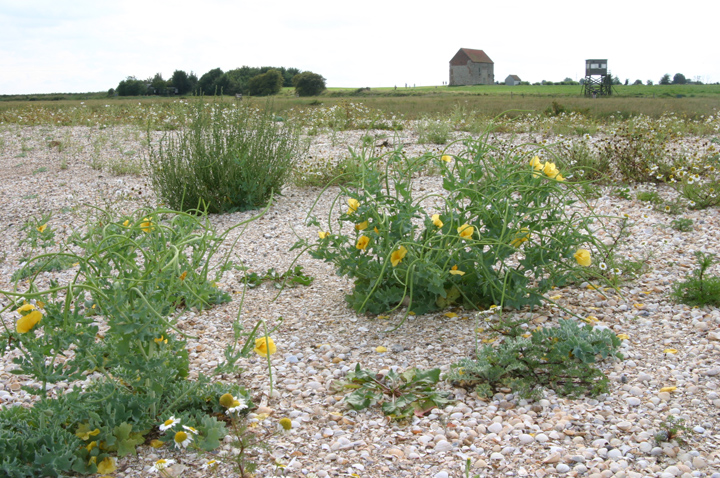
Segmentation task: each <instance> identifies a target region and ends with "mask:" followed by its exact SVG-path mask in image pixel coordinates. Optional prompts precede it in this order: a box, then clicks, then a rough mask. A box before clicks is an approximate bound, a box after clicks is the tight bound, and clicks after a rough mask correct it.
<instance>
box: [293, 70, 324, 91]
mask: <svg viewBox="0 0 720 478" xmlns="http://www.w3.org/2000/svg"><path fill="white" fill-rule="evenodd" d="M292 82H293V86H294V87H295V92H296V93H297V95H298V96H318V95H319V94H320V93H322V92H323V91H325V78H323V77H322V76H320V75H318V74H317V73H313V72H311V71H304V72H302V73H300V74H298V75H295V76H294V77H293V80H292Z"/></svg>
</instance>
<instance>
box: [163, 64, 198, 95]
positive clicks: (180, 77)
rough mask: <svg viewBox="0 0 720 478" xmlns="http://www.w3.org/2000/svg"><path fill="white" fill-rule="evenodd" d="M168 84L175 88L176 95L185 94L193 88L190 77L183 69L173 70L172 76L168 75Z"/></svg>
mask: <svg viewBox="0 0 720 478" xmlns="http://www.w3.org/2000/svg"><path fill="white" fill-rule="evenodd" d="M196 81H197V78H196ZM170 84H171V85H172V86H173V87H174V88H177V94H178V95H186V94H188V93H190V92H191V91H192V90H193V85H192V82H191V81H190V77H189V76H188V74H187V73H185V72H184V71H183V70H175V71H174V72H173V74H172V77H170Z"/></svg>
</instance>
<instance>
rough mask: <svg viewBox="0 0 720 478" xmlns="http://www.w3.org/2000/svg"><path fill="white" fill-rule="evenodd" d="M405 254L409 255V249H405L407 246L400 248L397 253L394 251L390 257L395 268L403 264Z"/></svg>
mask: <svg viewBox="0 0 720 478" xmlns="http://www.w3.org/2000/svg"><path fill="white" fill-rule="evenodd" d="M405 254H407V249H405V246H400V247H399V248H398V250H397V251H394V252H393V253H392V254H391V255H390V262H391V263H392V266H393V267H396V266H397V265H398V264H400V262H402V260H403V257H405Z"/></svg>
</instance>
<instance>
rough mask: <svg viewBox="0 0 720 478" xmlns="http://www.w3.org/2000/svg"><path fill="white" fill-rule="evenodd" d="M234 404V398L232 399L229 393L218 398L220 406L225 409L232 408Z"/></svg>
mask: <svg viewBox="0 0 720 478" xmlns="http://www.w3.org/2000/svg"><path fill="white" fill-rule="evenodd" d="M234 402H235V397H233V396H232V395H230V394H229V393H226V394H224V395H222V396H221V397H220V405H221V406H223V407H225V408H232V406H233V403H234Z"/></svg>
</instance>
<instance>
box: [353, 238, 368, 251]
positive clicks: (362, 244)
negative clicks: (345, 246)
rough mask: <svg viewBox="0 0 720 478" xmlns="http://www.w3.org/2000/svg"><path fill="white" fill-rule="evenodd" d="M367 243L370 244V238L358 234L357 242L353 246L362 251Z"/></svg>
mask: <svg viewBox="0 0 720 478" xmlns="http://www.w3.org/2000/svg"><path fill="white" fill-rule="evenodd" d="M368 244H370V238H369V237H367V236H360V237H358V240H357V243H356V244H355V248H356V249H360V250H361V251H363V250H365V248H366V247H367V246H368Z"/></svg>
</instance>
